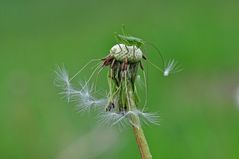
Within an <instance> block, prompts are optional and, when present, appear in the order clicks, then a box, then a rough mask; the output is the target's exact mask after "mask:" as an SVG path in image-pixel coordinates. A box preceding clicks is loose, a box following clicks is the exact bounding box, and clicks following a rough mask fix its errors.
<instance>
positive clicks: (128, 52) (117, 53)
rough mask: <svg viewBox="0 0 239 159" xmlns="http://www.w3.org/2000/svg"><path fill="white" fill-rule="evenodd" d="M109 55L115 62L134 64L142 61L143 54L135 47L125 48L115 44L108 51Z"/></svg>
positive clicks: (122, 45)
mask: <svg viewBox="0 0 239 159" xmlns="http://www.w3.org/2000/svg"><path fill="white" fill-rule="evenodd" d="M110 55H112V56H113V57H114V58H115V60H117V61H120V62H123V61H125V60H127V61H128V62H130V63H136V62H139V61H141V60H142V58H143V52H142V51H141V49H140V48H138V47H137V46H126V45H124V44H116V45H114V46H113V47H112V48H111V49H110Z"/></svg>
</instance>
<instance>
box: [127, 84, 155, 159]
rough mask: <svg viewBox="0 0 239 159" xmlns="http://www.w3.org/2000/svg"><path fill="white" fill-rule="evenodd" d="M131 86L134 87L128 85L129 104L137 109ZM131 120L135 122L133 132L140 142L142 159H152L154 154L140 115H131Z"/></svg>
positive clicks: (138, 142)
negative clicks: (151, 151)
mask: <svg viewBox="0 0 239 159" xmlns="http://www.w3.org/2000/svg"><path fill="white" fill-rule="evenodd" d="M131 88H132V87H131V86H130V85H129V86H128V89H130V91H128V97H129V99H130V100H129V102H130V103H129V104H130V106H131V109H136V103H135V99H134V93H133V91H132V89H131ZM131 121H132V123H133V132H134V135H135V138H136V142H137V144H138V148H139V151H140V154H141V158H142V159H152V155H151V153H150V150H149V146H148V143H147V140H146V138H145V135H144V131H143V129H142V127H141V124H140V120H139V117H138V116H137V115H131Z"/></svg>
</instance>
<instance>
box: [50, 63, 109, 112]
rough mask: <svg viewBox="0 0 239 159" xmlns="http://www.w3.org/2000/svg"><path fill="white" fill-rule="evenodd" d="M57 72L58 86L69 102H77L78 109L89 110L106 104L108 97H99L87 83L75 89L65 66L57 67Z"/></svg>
mask: <svg viewBox="0 0 239 159" xmlns="http://www.w3.org/2000/svg"><path fill="white" fill-rule="evenodd" d="M55 72H56V76H57V77H56V82H55V83H56V86H57V87H59V88H60V89H61V90H62V92H61V93H60V94H64V95H65V97H66V98H67V100H68V102H70V101H75V102H77V109H78V110H79V111H80V112H81V111H89V110H90V109H91V108H93V107H96V106H104V105H105V104H106V99H98V98H96V97H95V96H94V95H93V93H94V92H93V89H92V87H89V86H88V84H87V83H85V84H84V85H81V88H80V89H79V90H78V89H75V88H74V87H73V86H72V84H71V83H70V78H69V75H68V73H67V71H66V69H65V68H64V67H62V68H61V67H59V66H58V67H57V70H56V71H55Z"/></svg>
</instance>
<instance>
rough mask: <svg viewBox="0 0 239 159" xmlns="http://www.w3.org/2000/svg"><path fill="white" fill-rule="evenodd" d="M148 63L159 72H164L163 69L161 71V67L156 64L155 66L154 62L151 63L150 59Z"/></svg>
mask: <svg viewBox="0 0 239 159" xmlns="http://www.w3.org/2000/svg"><path fill="white" fill-rule="evenodd" d="M147 61H148V62H149V63H150V64H151V65H152V66H153V67H154V68H156V69H157V70H159V71H160V72H164V71H163V69H161V68H160V67H159V66H157V65H156V64H154V63H153V62H152V61H150V60H149V59H147Z"/></svg>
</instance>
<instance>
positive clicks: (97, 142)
mask: <svg viewBox="0 0 239 159" xmlns="http://www.w3.org/2000/svg"><path fill="white" fill-rule="evenodd" d="M238 16H239V2H238V1H234V0H227V1H222V0H200V1H199V0H198V1H196V0H194V1H177V0H171V1H168V0H148V1H146V0H132V1H126V0H121V1H115V0H111V1H110V0H101V1H97V0H89V1H83V0H78V1H74V0H41V1H36V0H1V1H0V66H1V67H0V72H1V73H0V74H1V75H0V158H1V159H43V158H44V159H95V158H97V159H112V158H114V159H122V158H124V159H127V158H128V159H137V158H140V156H139V153H138V149H137V146H136V144H135V139H134V136H133V134H132V130H131V129H130V128H126V129H123V130H119V129H117V128H113V129H106V128H104V127H103V126H100V125H99V124H97V121H96V120H97V119H96V117H95V116H96V114H97V112H92V113H84V114H82V113H76V111H75V109H74V104H68V103H67V102H66V100H64V99H62V97H61V96H60V95H59V94H58V92H59V90H58V89H57V88H56V87H55V86H54V84H53V81H54V78H55V75H54V70H55V66H56V65H62V64H64V65H65V67H66V68H67V69H68V71H69V72H70V73H71V74H73V73H74V72H76V71H77V70H79V69H80V68H81V67H82V66H83V65H84V64H85V63H86V62H88V61H89V60H90V59H93V58H100V57H103V56H105V55H106V54H107V53H108V51H109V49H110V48H111V46H112V45H113V44H115V39H114V37H113V33H114V32H120V29H121V24H125V25H126V27H127V30H128V32H129V33H131V34H132V35H135V36H138V37H141V38H143V39H145V40H147V41H150V42H153V43H154V44H156V45H157V46H158V47H159V48H160V50H161V51H162V53H163V55H164V56H165V57H168V58H170V57H172V58H175V59H176V60H177V61H179V62H180V63H181V65H182V67H183V68H184V70H183V71H182V72H180V73H177V74H175V75H172V76H170V77H167V78H165V77H163V76H162V75H161V73H160V72H158V71H157V70H155V69H153V68H152V67H151V66H150V65H149V66H148V87H149V99H148V110H149V111H152V112H158V113H159V114H160V124H161V125H160V126H151V127H144V130H145V134H146V136H147V139H148V142H149V145H150V148H151V151H152V154H153V157H154V159H160V158H161V159H175V158H179V159H192V158H193V159H238V158H239V151H238V149H239V62H238V61H239V45H238V41H239V20H238ZM150 56H152V58H151V59H153V61H154V62H156V63H157V62H158V63H159V64H160V58H159V57H158V56H157V54H154V53H152V54H151V53H150ZM146 65H147V64H146ZM102 74H103V75H102V76H101V78H102V80H101V81H102V83H104V80H103V79H105V78H106V75H105V74H106V72H102ZM87 76H88V74H87V71H86V72H85V74H84V73H83V74H81V77H80V78H87ZM105 83H106V81H105ZM103 85H104V84H102V86H103ZM104 87H105V86H103V88H104ZM105 88H107V87H105Z"/></svg>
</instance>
